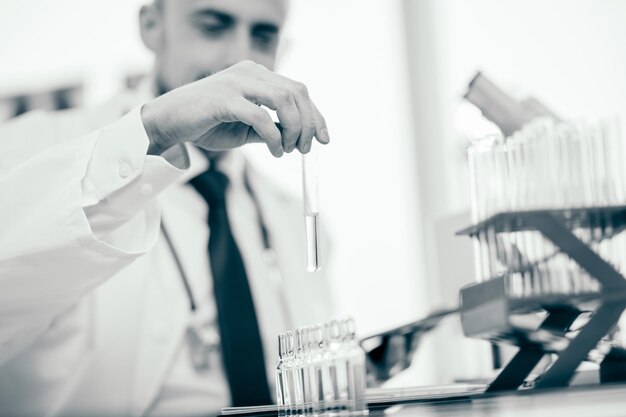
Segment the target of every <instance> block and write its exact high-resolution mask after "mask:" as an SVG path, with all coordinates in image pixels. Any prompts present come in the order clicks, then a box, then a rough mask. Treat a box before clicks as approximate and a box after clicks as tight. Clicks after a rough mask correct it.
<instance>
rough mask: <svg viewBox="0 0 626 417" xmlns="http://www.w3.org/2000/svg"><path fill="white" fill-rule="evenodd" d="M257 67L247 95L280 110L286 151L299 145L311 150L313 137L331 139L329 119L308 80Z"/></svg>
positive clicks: (320, 141)
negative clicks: (300, 79)
mask: <svg viewBox="0 0 626 417" xmlns="http://www.w3.org/2000/svg"><path fill="white" fill-rule="evenodd" d="M255 69H256V71H257V74H256V77H255V80H254V81H253V82H250V83H248V84H247V85H246V87H245V93H246V97H247V98H248V99H249V100H251V101H252V102H254V103H257V104H263V105H265V106H267V107H269V108H271V109H273V110H276V114H277V116H278V118H279V120H280V123H281V125H282V127H283V131H282V145H283V149H284V151H285V152H291V151H292V150H293V149H294V148H296V147H297V148H298V150H299V151H300V152H302V153H307V152H309V151H310V150H311V145H312V140H313V137H315V138H317V140H318V142H319V143H322V144H327V143H329V142H330V137H329V134H328V128H327V126H326V121H325V120H324V117H323V116H322V114H321V113H320V111H319V110H318V109H317V107H316V106H315V104H314V103H313V101H312V100H311V98H310V96H309V92H308V90H307V88H306V86H305V85H304V84H302V83H300V82H297V81H293V80H291V79H289V78H286V77H283V76H281V75H278V74H275V73H273V72H271V71H269V70H267V69H266V68H263V67H256V68H255Z"/></svg>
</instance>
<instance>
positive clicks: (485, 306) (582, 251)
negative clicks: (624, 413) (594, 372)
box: [457, 206, 626, 392]
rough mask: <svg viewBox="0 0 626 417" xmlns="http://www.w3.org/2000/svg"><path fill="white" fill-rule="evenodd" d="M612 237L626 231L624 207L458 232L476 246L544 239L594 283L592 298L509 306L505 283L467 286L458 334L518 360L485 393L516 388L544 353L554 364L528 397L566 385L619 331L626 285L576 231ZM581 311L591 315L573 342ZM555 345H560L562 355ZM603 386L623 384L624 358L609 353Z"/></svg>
mask: <svg viewBox="0 0 626 417" xmlns="http://www.w3.org/2000/svg"><path fill="white" fill-rule="evenodd" d="M607 225H610V227H611V228H612V235H613V236H615V235H616V234H618V233H620V232H622V231H624V229H626V206H610V207H592V208H578V209H562V210H530V211H518V212H503V213H499V214H496V215H493V216H491V217H489V218H487V219H486V220H484V221H482V222H480V223H477V224H475V225H473V226H470V227H468V228H466V229H464V230H461V231H459V232H457V235H466V236H470V237H472V238H475V239H477V238H478V236H479V235H480V234H481V233H485V232H486V231H487V230H490V231H491V233H494V232H495V233H496V234H498V233H500V234H501V233H509V232H516V231H537V232H540V233H541V234H542V235H543V236H544V237H545V238H547V239H549V240H550V241H551V242H552V243H553V244H554V245H555V246H556V247H557V248H559V250H560V251H562V253H564V254H566V255H568V256H569V257H570V259H572V260H573V261H574V262H576V263H577V264H578V265H579V266H580V267H582V268H583V269H584V270H586V272H587V273H588V274H589V275H590V276H592V277H593V278H595V279H597V280H598V282H599V283H600V285H601V287H600V291H599V292H598V293H588V294H578V295H558V294H551V295H545V296H542V295H538V296H534V297H524V298H513V297H511V296H510V293H509V292H508V291H507V285H508V284H507V281H506V276H500V277H496V278H494V279H490V280H487V281H484V282H479V283H475V284H471V285H469V286H466V287H464V288H462V289H461V291H460V306H461V307H460V310H461V323H462V327H463V332H464V334H465V335H466V336H467V337H474V338H481V339H485V340H489V341H491V342H506V343H510V344H514V345H516V346H518V347H519V350H518V352H517V353H516V355H515V356H514V357H513V358H512V359H511V360H510V361H509V363H508V364H507V365H506V366H505V367H504V368H503V369H502V371H501V372H500V373H499V374H498V376H497V377H496V378H495V379H494V380H493V381H492V382H491V383H490V384H489V387H488V389H487V392H498V391H504V390H516V389H518V388H520V386H522V385H523V384H524V382H525V381H526V379H527V378H528V376H529V375H530V373H531V372H532V371H533V369H534V368H535V367H536V365H537V364H538V363H539V361H540V360H541V359H542V358H543V357H544V355H546V354H548V353H555V354H557V359H556V360H555V362H554V363H553V364H552V365H551V366H550V367H549V368H548V369H547V370H546V371H545V372H543V374H542V375H540V377H539V378H538V379H537V380H536V382H535V383H534V384H533V385H532V387H531V388H532V389H544V388H556V387H564V386H567V385H569V383H570V381H571V379H572V378H573V376H574V374H575V371H576V369H577V368H578V366H579V365H580V363H581V362H583V361H584V360H586V359H587V358H588V355H589V353H590V351H592V350H593V349H594V348H595V347H596V346H597V345H598V342H599V341H600V340H601V339H602V338H603V337H605V336H606V335H607V334H608V333H609V332H610V331H611V329H612V328H614V326H615V325H616V324H617V322H618V320H619V318H620V316H621V314H622V312H623V311H624V309H626V279H625V278H624V277H623V276H622V275H621V274H620V273H619V272H618V271H617V270H616V269H615V268H614V267H613V266H612V265H611V264H610V263H608V262H607V261H606V260H604V259H603V258H602V257H601V256H599V255H598V254H597V253H596V252H595V251H594V250H593V249H592V248H591V247H590V246H589V245H587V244H586V243H585V242H584V241H582V240H581V239H579V238H578V237H577V236H576V234H574V233H573V230H574V229H581V228H583V229H584V228H589V229H591V228H601V229H602V230H604V229H603V228H604V227H606V226H607ZM583 311H587V312H588V311H592V312H593V314H592V316H591V318H590V319H589V321H588V322H587V323H586V324H585V325H584V326H583V327H582V328H581V329H580V331H578V332H577V334H575V336H574V337H573V338H571V339H570V338H566V332H567V331H568V330H569V329H570V326H572V324H573V323H574V321H575V320H576V319H577V318H578V317H579V316H580V314H581V313H582V312H583ZM537 312H545V314H546V315H545V317H544V318H543V321H542V322H541V324H540V325H539V326H538V327H534V328H533V327H531V328H527V327H526V328H525V327H524V326H520V320H519V318H520V317H523V316H524V315H528V314H535V317H536V315H537ZM555 341H557V342H558V341H561V342H564V343H561V345H560V346H561V348H560V349H558V348H556V346H559V344H558V343H555ZM600 373H601V381H602V382H606V381H615V380H622V381H623V380H625V379H626V351H624V350H623V349H618V348H613V349H612V350H611V351H610V352H609V353H608V354H607V355H606V356H605V357H604V360H603V362H602V363H601V365H600Z"/></svg>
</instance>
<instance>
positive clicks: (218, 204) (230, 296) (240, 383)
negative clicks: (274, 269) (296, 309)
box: [190, 164, 272, 407]
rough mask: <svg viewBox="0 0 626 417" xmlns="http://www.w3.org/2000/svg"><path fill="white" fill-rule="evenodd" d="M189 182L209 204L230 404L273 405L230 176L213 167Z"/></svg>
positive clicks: (211, 253) (211, 252) (215, 288)
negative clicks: (230, 210)
mask: <svg viewBox="0 0 626 417" xmlns="http://www.w3.org/2000/svg"><path fill="white" fill-rule="evenodd" d="M214 165H215V164H211V166H212V167H213V166H214ZM190 183H191V185H193V186H194V188H195V189H196V190H197V191H198V193H200V195H202V197H203V198H204V199H205V200H206V202H207V204H208V205H209V229H210V237H209V259H210V264H211V272H212V274H213V291H214V293H215V300H216V303H217V316H218V321H219V329H220V336H221V346H222V359H223V362H224V370H225V372H226V378H227V380H228V384H229V386H230V393H231V399H232V405H233V406H235V407H241V406H252V405H260V404H271V403H272V399H271V396H270V391H269V387H268V384H267V374H266V372H265V361H264V358H263V345H262V342H261V335H260V333H259V326H258V323H257V318H256V313H255V311H254V303H253V300H252V294H251V292H250V286H249V285H248V278H247V276H246V270H245V268H244V264H243V260H242V258H241V253H240V252H239V248H238V247H237V243H236V242H235V239H234V238H233V235H232V232H231V229H230V224H229V222H228V214H227V211H226V200H225V199H226V188H227V187H228V178H227V177H226V176H225V175H224V174H223V173H221V172H219V171H217V170H215V169H210V170H208V171H206V172H204V173H203V174H200V175H199V176H197V177H195V178H193V179H192V180H191V181H190Z"/></svg>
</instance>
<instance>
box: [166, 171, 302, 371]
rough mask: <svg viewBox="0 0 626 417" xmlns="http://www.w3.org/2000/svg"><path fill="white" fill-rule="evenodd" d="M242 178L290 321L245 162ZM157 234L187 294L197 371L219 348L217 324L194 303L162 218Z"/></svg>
mask: <svg viewBox="0 0 626 417" xmlns="http://www.w3.org/2000/svg"><path fill="white" fill-rule="evenodd" d="M243 178H244V186H245V188H246V191H247V192H248V194H249V196H250V198H251V200H252V202H253V204H254V207H255V209H256V216H257V223H258V225H259V231H260V234H261V240H262V243H263V258H264V260H265V263H266V267H267V273H268V277H269V280H270V282H271V284H272V286H273V287H274V289H275V291H276V293H277V294H278V297H279V303H280V305H281V312H282V314H283V317H284V320H286V321H287V323H288V322H289V321H291V318H290V314H289V306H288V303H287V296H286V294H285V289H284V285H283V277H282V273H281V270H280V267H279V265H278V258H277V255H276V251H275V250H274V248H273V246H272V242H271V239H270V233H269V231H268V228H267V225H266V222H265V220H264V218H263V214H262V211H261V205H260V203H259V200H258V198H257V195H256V193H255V192H254V190H253V188H252V186H251V184H250V177H249V171H248V168H247V166H246V168H245V170H244V176H243ZM209 209H210V208H209ZM161 234H162V235H163V238H164V239H165V242H166V244H167V246H168V249H169V251H170V253H171V255H172V259H173V261H174V264H175V265H176V269H177V271H178V275H179V277H180V280H181V283H182V285H183V288H184V290H185V294H186V296H187V301H188V303H189V311H190V312H191V320H190V323H189V325H188V326H187V330H186V338H187V341H188V346H189V353H190V358H191V362H192V364H193V367H194V368H195V369H196V370H197V371H203V370H206V369H208V368H209V365H210V356H211V353H212V352H216V351H219V347H220V344H219V333H218V332H217V329H216V327H217V325H216V324H215V323H214V322H212V321H210V320H209V319H208V318H207V316H206V314H204V313H205V312H203V311H202V309H201V308H200V306H199V305H198V302H197V300H196V298H195V296H194V294H193V290H192V288H191V285H190V282H189V277H188V275H187V273H186V272H185V268H184V266H183V264H182V262H181V259H180V256H179V255H178V251H177V250H176V247H175V245H174V242H173V240H172V238H171V234H170V232H169V230H168V228H167V226H166V225H165V223H164V222H163V221H161ZM257 316H258V315H257ZM288 324H291V323H288ZM288 327H289V326H288Z"/></svg>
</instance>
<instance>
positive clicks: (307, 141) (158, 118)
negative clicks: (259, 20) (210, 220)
mask: <svg viewBox="0 0 626 417" xmlns="http://www.w3.org/2000/svg"><path fill="white" fill-rule="evenodd" d="M260 105H264V106H266V107H268V108H270V109H272V110H275V111H276V114H277V115H278V119H279V121H280V127H281V129H280V130H279V128H278V126H276V124H275V123H274V122H273V121H272V118H271V117H270V115H269V113H268V112H267V111H265V110H263V109H262V108H261V107H260ZM141 118H142V121H143V123H144V127H145V129H146V132H147V133H148V137H149V138H150V150H149V152H150V153H156V154H160V153H161V152H163V151H164V150H166V149H168V148H170V147H171V146H174V145H176V144H179V143H183V142H192V143H194V144H196V145H197V146H199V147H201V148H204V149H207V150H210V151H220V150H227V149H232V148H236V147H239V146H242V145H245V144H247V143H253V142H264V143H266V144H267V147H268V148H269V150H270V152H271V153H272V155H274V156H276V157H280V156H282V155H283V152H291V151H293V150H294V149H295V148H298V150H299V151H300V152H302V153H307V152H308V151H309V150H310V149H311V144H312V140H313V137H315V138H317V140H318V141H319V142H320V143H323V144H326V143H328V142H329V141H330V138H329V136H328V129H327V127H326V122H325V121H324V118H323V117H322V115H321V114H320V112H319V110H318V109H317V107H315V104H314V103H313V101H311V98H310V97H309V94H308V92H307V88H306V86H305V85H304V84H302V83H299V82H297V81H293V80H291V79H289V78H286V77H283V76H281V75H278V74H276V73H274V72H272V71H270V70H268V69H267V68H265V67H263V66H262V65H258V64H255V63H254V62H252V61H242V62H240V63H238V64H235V65H233V66H232V67H229V68H227V69H225V70H223V71H220V72H218V73H215V74H213V75H211V76H209V77H206V78H203V79H201V80H199V81H196V82H193V83H191V84H187V85H185V86H183V87H180V88H177V89H174V90H172V91H170V92H169V93H167V94H164V95H162V96H160V97H158V98H156V99H154V100H152V101H150V102H148V103H146V104H145V105H144V106H143V108H142V109H141Z"/></svg>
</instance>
